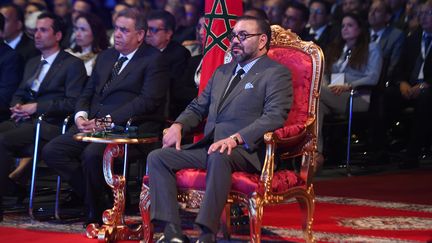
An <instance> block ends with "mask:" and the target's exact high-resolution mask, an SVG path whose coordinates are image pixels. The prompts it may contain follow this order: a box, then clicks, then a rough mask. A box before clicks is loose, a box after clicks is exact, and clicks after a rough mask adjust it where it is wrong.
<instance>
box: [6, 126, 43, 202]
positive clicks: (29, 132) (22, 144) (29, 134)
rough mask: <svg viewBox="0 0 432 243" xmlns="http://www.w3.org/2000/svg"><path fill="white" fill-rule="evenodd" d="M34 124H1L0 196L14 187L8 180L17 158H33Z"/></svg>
mask: <svg viewBox="0 0 432 243" xmlns="http://www.w3.org/2000/svg"><path fill="white" fill-rule="evenodd" d="M34 129H35V128H34V123H33V122H32V121H28V122H27V121H26V122H21V123H18V124H16V123H15V122H13V121H5V122H2V123H0V185H1V186H0V196H3V195H5V194H6V193H7V192H8V190H10V189H11V187H12V186H13V185H12V184H11V182H10V180H8V176H9V173H10V172H11V167H12V165H13V163H14V161H15V157H19V156H25V157H28V156H31V155H32V151H33V149H29V147H31V146H33V144H34Z"/></svg>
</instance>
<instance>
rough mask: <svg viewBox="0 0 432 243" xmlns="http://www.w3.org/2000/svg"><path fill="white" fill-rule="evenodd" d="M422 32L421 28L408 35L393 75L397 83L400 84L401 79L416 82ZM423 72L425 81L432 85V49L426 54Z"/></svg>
mask: <svg viewBox="0 0 432 243" xmlns="http://www.w3.org/2000/svg"><path fill="white" fill-rule="evenodd" d="M422 34H423V31H422V30H421V29H419V30H417V31H416V32H414V33H413V34H412V35H410V36H408V37H407V39H406V41H405V43H404V45H403V47H402V53H401V56H400V59H399V62H398V64H397V66H396V68H395V71H394V75H393V80H394V82H395V84H396V85H399V83H400V82H401V81H408V82H409V83H410V84H415V83H416V81H417V75H418V69H419V67H420V64H421V42H422ZM423 74H424V81H425V82H426V83H428V84H429V85H432V51H429V54H428V55H427V56H426V61H425V66H424V69H423Z"/></svg>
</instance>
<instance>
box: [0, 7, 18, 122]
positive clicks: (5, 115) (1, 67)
mask: <svg viewBox="0 0 432 243" xmlns="http://www.w3.org/2000/svg"><path fill="white" fill-rule="evenodd" d="M3 29H4V17H3V14H1V13H0V53H1V56H0V122H2V121H5V120H8V119H9V117H10V111H9V103H10V101H11V99H12V95H13V93H14V92H15V90H16V89H17V88H18V85H19V83H20V81H21V79H22V68H23V64H22V59H21V56H20V55H19V54H18V53H16V51H14V50H13V49H12V48H10V47H9V46H8V45H6V44H5V43H4V42H3V38H2V35H3Z"/></svg>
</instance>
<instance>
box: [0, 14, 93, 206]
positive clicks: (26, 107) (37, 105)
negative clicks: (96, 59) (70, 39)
mask: <svg viewBox="0 0 432 243" xmlns="http://www.w3.org/2000/svg"><path fill="white" fill-rule="evenodd" d="M61 29H62V27H61V20H60V19H59V18H58V17H56V16H55V15H53V14H50V13H43V14H41V15H40V16H39V17H38V20H37V23H36V33H35V45H36V47H37V48H38V49H39V50H40V51H41V53H42V56H38V57H35V58H33V59H30V61H29V62H28V63H27V65H26V67H25V71H24V78H23V81H22V82H21V84H20V86H19V88H18V90H17V91H16V92H15V94H14V95H13V98H12V101H11V108H10V110H11V113H12V115H11V120H9V121H5V122H2V123H0V154H1V156H0V185H2V186H1V187H0V198H1V196H3V195H5V193H7V190H8V189H11V188H14V187H15V186H14V185H13V182H12V181H11V180H9V179H8V174H9V169H10V167H11V164H12V163H13V162H14V157H29V156H31V153H30V154H29V151H28V149H24V148H27V147H29V146H31V145H32V144H33V143H34V128H35V123H36V118H37V117H38V116H39V115H41V114H47V115H48V116H50V117H51V118H49V119H46V122H44V123H43V124H42V126H41V139H42V141H41V143H44V142H46V141H48V140H50V139H52V138H53V137H55V136H57V135H58V134H59V133H60V126H59V125H60V124H61V123H62V121H63V119H64V117H65V116H66V114H70V113H72V112H73V108H74V106H75V103H76V99H77V97H78V95H79V94H80V92H81V90H82V87H83V86H84V83H85V81H86V79H87V75H86V70H85V67H84V64H83V62H82V61H81V60H80V59H78V58H76V57H74V56H72V55H70V54H68V53H66V52H64V51H62V50H60V46H59V43H60V41H61V39H62V32H61ZM23 153H24V154H23ZM0 201H1V200H0Z"/></svg>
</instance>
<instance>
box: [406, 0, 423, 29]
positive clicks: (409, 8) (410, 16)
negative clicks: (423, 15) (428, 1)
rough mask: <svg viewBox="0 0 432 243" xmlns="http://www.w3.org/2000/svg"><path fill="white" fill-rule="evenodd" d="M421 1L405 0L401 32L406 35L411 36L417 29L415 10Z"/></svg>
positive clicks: (417, 22)
mask: <svg viewBox="0 0 432 243" xmlns="http://www.w3.org/2000/svg"><path fill="white" fill-rule="evenodd" d="M421 2H422V0H407V1H406V4H405V23H404V26H403V31H404V32H405V33H406V34H407V35H411V34H412V33H413V32H414V31H415V30H417V28H419V21H418V17H417V9H418V6H419V5H420V3H421Z"/></svg>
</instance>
